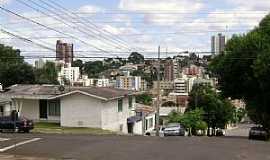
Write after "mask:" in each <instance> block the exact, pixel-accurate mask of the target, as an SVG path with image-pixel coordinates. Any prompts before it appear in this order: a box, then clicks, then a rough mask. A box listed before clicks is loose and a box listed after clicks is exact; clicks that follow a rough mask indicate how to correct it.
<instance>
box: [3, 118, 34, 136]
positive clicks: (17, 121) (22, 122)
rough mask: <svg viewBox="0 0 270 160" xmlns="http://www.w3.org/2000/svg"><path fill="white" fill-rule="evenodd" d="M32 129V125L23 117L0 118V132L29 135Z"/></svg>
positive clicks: (31, 122)
mask: <svg viewBox="0 0 270 160" xmlns="http://www.w3.org/2000/svg"><path fill="white" fill-rule="evenodd" d="M32 129H34V123H33V121H32V120H29V119H27V118H24V117H17V116H4V117H0V131H1V132H3V131H12V132H16V131H18V132H24V133H29V132H30V130H32Z"/></svg>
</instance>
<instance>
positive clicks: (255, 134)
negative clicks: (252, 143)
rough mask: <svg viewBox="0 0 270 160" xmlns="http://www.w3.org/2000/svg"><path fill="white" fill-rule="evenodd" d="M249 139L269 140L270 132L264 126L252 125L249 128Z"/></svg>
mask: <svg viewBox="0 0 270 160" xmlns="http://www.w3.org/2000/svg"><path fill="white" fill-rule="evenodd" d="M248 137H249V139H260V140H268V139H269V138H270V134H269V132H268V131H267V130H265V129H264V128H263V127H252V128H251V129H250V130H249V136H248Z"/></svg>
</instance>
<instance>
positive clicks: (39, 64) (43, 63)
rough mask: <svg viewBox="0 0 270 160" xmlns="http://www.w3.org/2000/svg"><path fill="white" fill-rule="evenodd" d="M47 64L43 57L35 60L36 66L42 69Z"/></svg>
mask: <svg viewBox="0 0 270 160" xmlns="http://www.w3.org/2000/svg"><path fill="white" fill-rule="evenodd" d="M44 65H45V62H44V60H43V59H42V58H40V59H38V60H36V61H35V68H37V69H41V68H43V66H44Z"/></svg>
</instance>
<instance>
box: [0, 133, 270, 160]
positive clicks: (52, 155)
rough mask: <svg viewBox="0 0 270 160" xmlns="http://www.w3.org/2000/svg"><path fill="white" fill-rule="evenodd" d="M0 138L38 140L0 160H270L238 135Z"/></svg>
mask: <svg viewBox="0 0 270 160" xmlns="http://www.w3.org/2000/svg"><path fill="white" fill-rule="evenodd" d="M0 137H1V138H10V139H11V140H12V138H14V137H16V140H17V141H20V139H21V140H25V139H33V138H37V137H38V138H40V140H38V141H35V142H32V143H28V144H25V145H21V146H18V147H16V148H12V149H10V150H7V151H5V152H3V153H0V159H1V160H2V159H3V160H17V159H16V157H17V158H18V157H19V158H21V159H20V160H31V159H36V160H39V159H41V160H44V159H51V160H54V159H59V160H62V159H63V160H76V159H77V160H142V159H143V160H166V159H168V160H169V159H170V160H179V159H183V160H217V159H219V160H270V142H264V141H250V140H248V139H247V138H246V137H237V136H232V137H221V138H216V137H210V138H209V137H164V138H160V137H139V136H89V135H60V134H58V135H43V134H0ZM0 143H8V141H3V142H0ZM3 146H5V145H4V144H3ZM14 155H16V157H15V158H14ZM1 156H2V158H1ZM12 156H13V157H12ZM5 157H6V159H5ZM35 157H38V158H35ZM18 160H19V159H18Z"/></svg>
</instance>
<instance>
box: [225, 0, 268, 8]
mask: <svg viewBox="0 0 270 160" xmlns="http://www.w3.org/2000/svg"><path fill="white" fill-rule="evenodd" d="M227 2H228V3H229V4H234V5H235V6H237V8H242V9H246V10H269V8H270V1H269V0H227Z"/></svg>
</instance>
